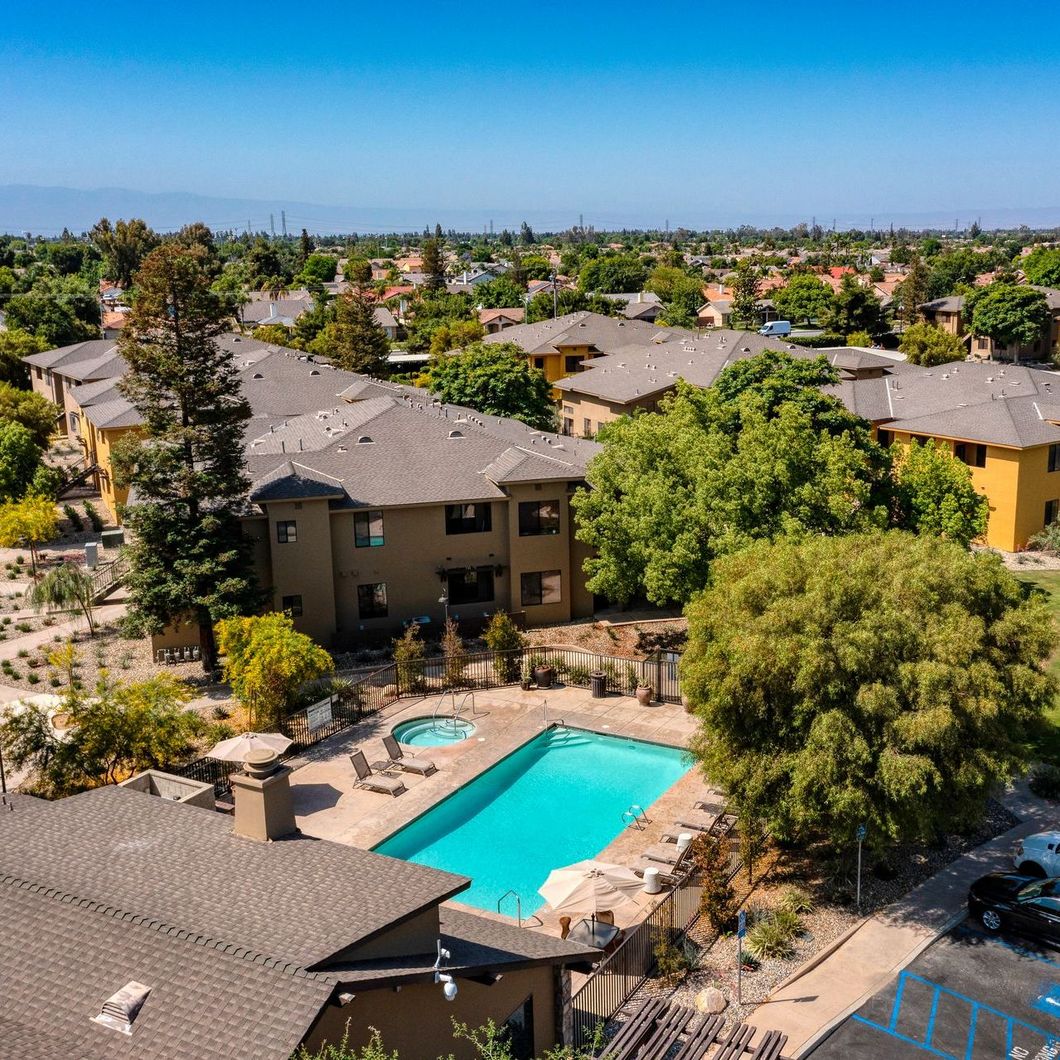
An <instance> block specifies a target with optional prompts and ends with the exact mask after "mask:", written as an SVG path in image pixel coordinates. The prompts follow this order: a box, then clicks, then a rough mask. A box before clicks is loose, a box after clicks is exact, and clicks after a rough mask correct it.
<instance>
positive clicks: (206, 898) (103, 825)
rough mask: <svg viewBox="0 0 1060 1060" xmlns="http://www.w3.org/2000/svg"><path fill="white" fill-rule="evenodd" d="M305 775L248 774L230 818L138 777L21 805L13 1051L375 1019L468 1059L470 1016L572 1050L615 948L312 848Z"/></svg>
mask: <svg viewBox="0 0 1060 1060" xmlns="http://www.w3.org/2000/svg"><path fill="white" fill-rule="evenodd" d="M289 773H290V770H289V769H288V768H287V767H284V766H280V765H277V764H275V763H274V762H273V763H267V764H263V765H255V766H253V768H250V769H248V771H247V772H246V773H244V774H240V775H239V776H238V777H237V778H236V779H235V780H234V782H233V789H234V798H235V813H234V815H228V814H223V813H218V812H217V811H216V810H214V809H212V804H213V793H212V791H210V789H208V788H207V789H206V790H207V794H208V798H209V803H210V806H211V808H203V807H200V806H197V805H191V804H188V803H182V802H178V801H173V800H172V799H170V798H162V797H159V796H158V795H155V794H150V793H149V790H150V789H149V788H147V787H144V788H143V789H142V790H137V787H136V786H135V785H129V786H118V787H113V786H109V787H101V788H96V789H94V790H92V791H87V792H84V793H83V794H80V795H74V796H71V797H70V798H66V799H59V800H57V801H55V802H47V801H44V800H41V799H36V798H32V797H30V796H28V795H14V796H12V795H8V796H7V800H6V805H5V806H4V807H3V812H2V813H0V845H2V848H3V851H4V867H5V874H4V876H3V878H2V879H0V929H2V930H0V997H3V999H4V1005H3V1008H2V1010H0V1042H2V1045H0V1053H2V1054H3V1055H4V1056H5V1057H12V1058H14V1057H18V1058H20V1060H45V1058H53V1060H54V1058H60V1057H63V1058H70V1060H73V1058H75V1057H76V1058H79V1060H105V1058H106V1060H115V1058H123V1057H128V1058H130V1060H131V1058H142V1057H172V1058H174V1060H223V1058H224V1060H227V1058H230V1057H254V1058H255V1060H288V1058H289V1057H291V1056H292V1055H294V1054H296V1053H297V1052H298V1050H299V1049H300V1047H301V1046H305V1047H306V1048H307V1049H309V1050H310V1051H316V1050H317V1049H318V1048H319V1047H320V1046H321V1044H322V1043H324V1042H325V1041H326V1042H328V1043H330V1044H332V1045H337V1044H338V1043H339V1042H340V1041H341V1040H342V1038H343V1035H344V1033H345V1032H347V1030H348V1035H349V1045H350V1047H351V1048H352V1049H355V1050H357V1049H359V1048H360V1047H361V1046H362V1045H365V1044H367V1042H368V1040H369V1038H370V1036H371V1030H372V1028H377V1029H378V1030H379V1032H380V1033H381V1035H382V1036H383V1040H384V1041H385V1043H386V1045H387V1048H389V1049H393V1050H398V1051H399V1052H400V1054H401V1056H403V1057H410V1058H412V1057H426V1056H437V1055H438V1054H439V1053H440V1052H444V1053H449V1052H450V1051H452V1052H453V1053H454V1054H455V1055H456V1056H457V1057H458V1058H460V1060H470V1058H471V1057H472V1056H473V1055H476V1053H475V1050H474V1048H473V1047H472V1046H471V1045H470V1043H468V1042H463V1041H454V1040H453V1034H452V1020H453V1019H454V1018H455V1019H457V1020H460V1021H462V1022H465V1023H467V1024H468V1025H469V1026H471V1027H477V1026H480V1025H482V1024H484V1023H485V1022H486V1021H487V1020H493V1021H494V1022H495V1023H496V1024H497V1026H499V1027H506V1028H508V1029H509V1030H511V1032H512V1034H513V1038H515V1039H517V1040H518V1041H520V1043H521V1048H522V1049H524V1050H525V1051H523V1052H522V1053H521V1055H527V1056H531V1055H532V1056H537V1055H541V1053H542V1052H544V1051H545V1050H547V1049H550V1048H551V1047H553V1046H554V1045H561V1044H563V1043H564V1042H565V1041H567V1042H569V1040H570V1034H571V1017H570V1008H569V997H570V972H571V969H572V968H577V969H579V970H582V971H584V970H586V969H587V968H588V966H589V965H588V962H589V961H592V960H594V959H598V957H599V951H598V950H589V949H586V948H585V947H583V946H579V945H575V944H573V943H571V942H565V941H562V940H560V939H558V938H556V937H554V936H549V935H547V934H545V933H543V932H539V931H531V930H528V929H527V928H519V927H516V926H515V925H514V924H507V923H502V922H500V921H499V920H497V919H495V918H490V917H486V916H480V915H477V914H475V913H472V912H469V911H466V910H464V909H460V908H453V907H452V906H450V905H448V904H446V903H447V902H448V900H449V899H451V898H453V897H454V896H459V894H460V893H461V892H462V891H464V890H466V888H467V887H468V886H470V884H471V881H470V880H469V879H467V878H466V877H463V876H456V875H453V874H451V873H448V872H441V871H439V870H436V869H432V868H428V867H426V866H422V865H416V864H412V863H409V862H404V861H397V860H395V859H393V858H388V857H383V856H381V855H379V854H373V853H371V852H369V851H367V850H360V849H358V848H356V847H353V846H347V845H345V844H340V843H334V842H329V841H327V840H317V839H310V838H306V837H304V836H302V835H301V834H300V833H299V832H298V831H297V828H296V827H295V817H294V809H293V798H292V791H291V787H290V782H289ZM161 776H163V777H164V776H165V775H164V774H162V775H161ZM351 776H352V771H351ZM168 779H169V780H170V782H171V783H173V782H175V783H176V784H181V783H183V784H184V785H185V786H186V785H187V783H188V782H187V781H182V779H181V778H177V777H172V778H168ZM440 950H442V951H445V953H444V954H442V953H440ZM436 967H440V969H441V970H442V971H443V972H444V974H445V975H446V976H448V977H450V978H451V979H452V981H453V983H454V984H455V985H456V987H457V992H456V995H455V996H454V997H453V999H452V1000H447V999H446V996H445V995H444V994H443V992H442V986H441V984H439V983H438V981H437V980H436V978H435V968H436Z"/></svg>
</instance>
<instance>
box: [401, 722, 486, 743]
mask: <svg viewBox="0 0 1060 1060" xmlns="http://www.w3.org/2000/svg"><path fill="white" fill-rule="evenodd" d="M474 731H475V726H474V724H473V723H472V722H470V721H466V720H465V719H464V718H438V719H437V720H435V719H434V718H410V719H409V720H408V721H403V722H402V723H401V724H400V725H396V726H395V727H394V739H395V740H397V742H398V743H403V744H408V746H410V747H441V746H442V745H443V744H447V743H459V742H460V741H461V740H466V739H467V738H468V737H469V736H470V735H471V734H472V733H473V732H474Z"/></svg>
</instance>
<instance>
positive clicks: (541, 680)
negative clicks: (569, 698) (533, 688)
mask: <svg viewBox="0 0 1060 1060" xmlns="http://www.w3.org/2000/svg"><path fill="white" fill-rule="evenodd" d="M555 676H556V671H555V670H553V669H552V667H551V666H535V667H534V684H536V685H537V687H538V688H551V687H552V679H553V677H555Z"/></svg>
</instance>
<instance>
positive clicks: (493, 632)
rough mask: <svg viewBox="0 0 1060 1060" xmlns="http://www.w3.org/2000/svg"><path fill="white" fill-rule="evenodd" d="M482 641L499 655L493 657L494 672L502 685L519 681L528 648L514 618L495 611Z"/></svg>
mask: <svg viewBox="0 0 1060 1060" xmlns="http://www.w3.org/2000/svg"><path fill="white" fill-rule="evenodd" d="M482 639H483V640H484V641H485V642H486V647H487V648H489V649H490V651H492V652H496V653H497V654H496V655H494V657H493V671H494V673H495V674H496V675H497V680H498V681H500V683H501V684H509V683H510V682H513V681H517V680H518V679H519V664H520V662H521V661H522V652H523V650H524V649H525V648H526V637H524V636H523V635H522V633H520V632H519V629H518V627H517V626H516V624H515V623H514V622H513V621H512V617H511V615H509V614H506V613H505V612H504V611H495V612H494V614H493V617H492V618H491V619H490V624H489V625H488V626H487V627H486V631H485V633H483V634H482Z"/></svg>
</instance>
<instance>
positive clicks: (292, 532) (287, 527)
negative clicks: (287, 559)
mask: <svg viewBox="0 0 1060 1060" xmlns="http://www.w3.org/2000/svg"><path fill="white" fill-rule="evenodd" d="M276 540H277V541H279V543H280V544H281V545H293V544H294V543H295V542H296V541H297V540H298V523H297V522H295V520H294V519H283V520H281V521H280V522H278V523H277V524H276Z"/></svg>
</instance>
